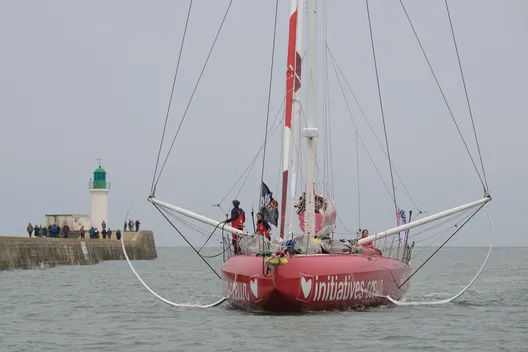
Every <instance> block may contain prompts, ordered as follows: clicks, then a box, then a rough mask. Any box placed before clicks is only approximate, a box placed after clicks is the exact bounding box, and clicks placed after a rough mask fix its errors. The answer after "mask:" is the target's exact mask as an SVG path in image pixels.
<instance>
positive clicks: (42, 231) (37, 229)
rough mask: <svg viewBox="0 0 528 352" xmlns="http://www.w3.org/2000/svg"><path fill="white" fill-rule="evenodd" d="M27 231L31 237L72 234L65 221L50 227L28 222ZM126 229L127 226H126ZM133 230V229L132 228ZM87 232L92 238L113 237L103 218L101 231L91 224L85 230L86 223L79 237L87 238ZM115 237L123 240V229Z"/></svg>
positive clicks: (80, 230)
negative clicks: (61, 224)
mask: <svg viewBox="0 0 528 352" xmlns="http://www.w3.org/2000/svg"><path fill="white" fill-rule="evenodd" d="M134 225H136V231H137V230H138V229H139V221H137V220H136V222H135V224H134ZM26 231H27V233H28V235H29V237H33V236H35V237H50V238H59V237H61V238H69V237H70V236H71V232H72V231H71V230H70V227H69V226H68V224H67V223H64V225H63V226H62V227H61V226H60V225H57V224H51V225H48V227H46V226H44V225H35V226H33V225H32V224H31V223H29V224H28V226H27V227H26ZM125 231H126V227H125ZM131 231H132V230H131ZM86 232H88V235H89V236H90V239H100V238H101V237H102V239H103V240H104V239H107V238H108V239H109V240H110V239H112V234H113V232H112V230H111V229H110V228H109V227H107V225H106V221H104V220H103V222H102V223H101V231H100V232H99V229H98V228H97V227H94V226H91V227H90V229H89V230H88V231H86V230H85V228H84V225H82V226H81V228H80V229H79V238H80V239H84V238H86V237H85V236H86ZM115 237H116V239H117V240H121V230H119V229H118V230H117V231H116V233H115Z"/></svg>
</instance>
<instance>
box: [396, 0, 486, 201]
mask: <svg viewBox="0 0 528 352" xmlns="http://www.w3.org/2000/svg"><path fill="white" fill-rule="evenodd" d="M400 4H401V6H402V9H403V11H404V13H405V17H407V20H408V22H409V25H410V26H411V29H412V31H413V33H414V36H415V37H416V41H417V42H418V45H419V46H420V50H421V51H422V53H423V55H424V58H425V61H426V62H427V65H428V66H429V70H430V71H431V74H432V75H433V78H434V80H435V82H436V85H437V87H438V90H439V91H440V94H441V95H442V99H443V100H444V103H445V105H446V107H447V110H448V111H449V115H450V116H451V119H452V120H453V123H454V124H455V127H456V129H457V131H458V134H459V135H460V138H461V139H462V143H463V144H464V147H465V148H466V151H467V153H468V155H469V158H470V159H471V163H472V164H473V167H474V168H475V171H476V173H477V176H478V178H479V179H480V182H481V184H482V187H483V188H484V195H488V194H489V192H488V188H487V181H484V179H483V177H482V176H481V175H480V171H479V169H478V167H477V164H476V163H475V159H474V158H473V156H472V154H471V151H470V150H469V146H468V144H467V142H466V140H465V138H464V136H463V134H462V131H461V130H460V127H459V125H458V122H457V121H456V119H455V115H454V114H453V111H452V110H451V106H450V105H449V103H448V101H447V97H446V96H445V94H444V90H443V89H442V87H441V85H440V82H439V81H438V78H437V76H436V73H435V72H434V70H433V66H432V65H431V62H430V61H429V57H428V56H427V54H426V52H425V49H424V47H423V45H422V41H421V40H420V38H419V36H418V33H417V32H416V29H415V28H414V25H413V23H412V21H411V18H410V16H409V13H408V12H407V9H406V8H405V5H404V4H403V0H400ZM445 4H446V9H447V13H448V17H449V24H450V27H451V33H452V37H453V42H454V43H455V49H456V53H457V58H458V63H459V69H460V72H461V76H462V81H463V83H464V90H465V92H466V99H467V103H468V107H469V109H470V115H471V121H472V124H473V132H474V134H475V139H476V142H477V147H478V153H479V157H480V161H481V165H482V171H483V174H484V164H483V163H482V154H481V153H480V147H479V145H478V139H477V138H476V135H477V132H476V129H475V124H474V120H473V114H472V113H471V107H470V104H469V97H468V93H467V89H466V83H465V79H464V74H463V72H462V64H461V63H460V57H459V54H458V47H457V45H456V40H455V34H454V29H453V24H452V22H451V15H450V13H449V7H448V6H447V0H446V1H445Z"/></svg>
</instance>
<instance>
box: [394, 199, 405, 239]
mask: <svg viewBox="0 0 528 352" xmlns="http://www.w3.org/2000/svg"><path fill="white" fill-rule="evenodd" d="M396 209H397V210H396V212H397V213H396V218H397V219H398V226H402V225H405V224H406V223H407V217H406V216H405V211H404V210H401V209H400V207H399V206H398V205H396ZM406 233H407V231H401V232H400V241H405V235H406Z"/></svg>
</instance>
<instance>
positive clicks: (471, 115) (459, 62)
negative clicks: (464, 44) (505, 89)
mask: <svg viewBox="0 0 528 352" xmlns="http://www.w3.org/2000/svg"><path fill="white" fill-rule="evenodd" d="M444 2H445V6H446V11H447V17H448V18H449V26H450V27H451V35H452V37H453V44H454V45H455V51H456V55H457V60H458V67H459V69H460V76H461V77H462V84H463V85H464V93H465V94H466V102H467V106H468V110H469V116H470V117H471V125H472V126H473V133H474V135H475V142H476V144H477V150H478V154H479V159H480V166H481V168H482V176H483V177H484V184H485V186H484V193H485V194H488V192H489V190H488V180H487V178H486V171H485V170H484V162H483V161H482V153H481V152H480V143H479V140H478V137H477V129H476V128H475V120H474V118H473V111H472V109H471V104H470V102H469V95H468V90H467V86H466V79H465V78H464V70H462V63H461V61H460V54H459V53H458V45H457V42H456V37H455V30H454V29H453V22H452V21H451V12H450V11H449V6H448V5H447V0H444Z"/></svg>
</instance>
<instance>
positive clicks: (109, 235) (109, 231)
mask: <svg viewBox="0 0 528 352" xmlns="http://www.w3.org/2000/svg"><path fill="white" fill-rule="evenodd" d="M106 235H107V236H108V239H110V237H112V230H110V228H108V230H107V231H106Z"/></svg>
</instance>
